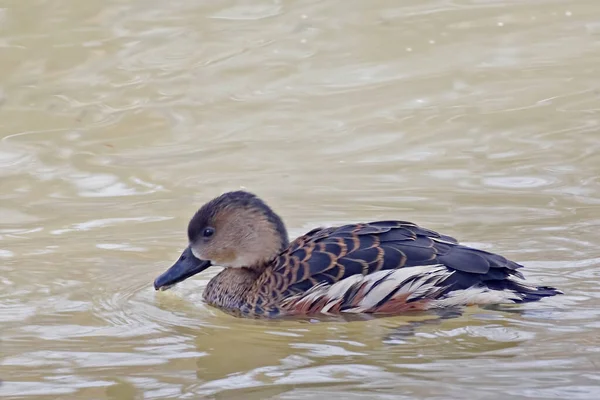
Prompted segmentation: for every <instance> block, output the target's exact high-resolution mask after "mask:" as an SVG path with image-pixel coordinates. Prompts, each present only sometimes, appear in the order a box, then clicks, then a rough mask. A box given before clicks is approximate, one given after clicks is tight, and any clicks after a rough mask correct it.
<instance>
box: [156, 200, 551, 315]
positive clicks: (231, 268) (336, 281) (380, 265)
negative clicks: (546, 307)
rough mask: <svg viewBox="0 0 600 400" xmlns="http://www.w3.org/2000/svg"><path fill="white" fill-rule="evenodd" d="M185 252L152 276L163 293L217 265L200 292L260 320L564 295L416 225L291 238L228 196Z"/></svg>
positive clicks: (196, 220)
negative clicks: (528, 280)
mask: <svg viewBox="0 0 600 400" xmlns="http://www.w3.org/2000/svg"><path fill="white" fill-rule="evenodd" d="M188 238H189V246H188V247H187V248H186V249H185V250H184V251H183V253H182V254H181V257H180V258H179V260H177V262H176V263H175V264H174V265H173V266H172V267H171V268H169V269H168V270H167V271H166V272H165V273H163V274H162V275H161V276H159V277H158V278H156V280H155V281H154V287H155V288H156V289H157V290H158V289H167V288H168V287H170V286H172V285H174V284H176V283H178V282H181V281H183V280H185V279H187V278H189V277H191V276H193V275H195V274H197V273H199V272H202V271H203V270H205V269H206V268H208V267H210V266H211V265H213V264H214V265H221V266H223V267H225V269H224V270H223V271H221V272H220V273H219V274H218V275H216V276H215V277H214V278H213V279H212V280H211V281H210V282H209V283H208V286H207V287H206V290H205V291H204V294H203V296H204V299H205V300H206V301H207V302H208V303H209V304H211V305H213V306H215V307H218V308H221V309H223V310H226V311H229V312H233V313H239V314H242V315H254V316H269V317H274V316H286V315H311V314H319V313H327V314H339V313H367V314H381V315H391V314H401V313H405V312H408V311H421V310H428V309H440V308H446V307H456V306H465V305H475V304H479V305H483V304H503V303H523V302H529V301H536V300H540V299H541V298H542V297H546V296H554V295H556V294H561V293H562V292H561V291H560V290H558V289H555V288H552V287H547V286H533V285H530V284H527V283H525V281H524V278H523V276H522V274H521V273H520V272H519V271H517V269H518V268H521V267H522V266H521V265H519V264H517V263H515V262H513V261H510V260H507V259H506V258H504V257H502V256H500V255H497V254H493V253H489V252H486V251H482V250H478V249H473V248H470V247H466V246H463V245H461V244H459V243H458V242H457V241H456V239H454V238H452V237H450V236H445V235H441V234H439V233H437V232H434V231H431V230H428V229H425V228H421V227H419V226H417V225H415V224H413V223H410V222H403V221H378V222H371V223H361V224H351V225H344V226H338V227H330V228H318V229H314V230H312V231H310V232H308V233H306V234H305V235H303V236H301V237H299V238H297V239H296V240H294V241H292V242H291V243H290V242H289V241H288V236H287V231H286V229H285V226H284V224H283V221H282V220H281V218H280V217H279V216H278V215H277V214H275V212H273V210H271V208H269V206H267V205H266V204H265V203H264V202H263V201H262V200H261V199H259V198H258V197H256V196H255V195H253V194H251V193H248V192H244V191H236V192H229V193H225V194H223V195H221V196H219V197H217V198H215V199H213V200H211V201H210V202H208V203H206V204H205V205H204V206H202V207H201V208H200V210H198V212H197V213H196V214H195V215H194V216H193V218H192V220H191V221H190V223H189V226H188Z"/></svg>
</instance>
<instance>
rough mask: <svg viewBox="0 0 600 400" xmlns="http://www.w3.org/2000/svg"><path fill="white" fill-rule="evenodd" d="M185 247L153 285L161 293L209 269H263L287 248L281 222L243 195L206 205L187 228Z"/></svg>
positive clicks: (230, 195) (229, 195)
mask: <svg viewBox="0 0 600 400" xmlns="http://www.w3.org/2000/svg"><path fill="white" fill-rule="evenodd" d="M188 240H189V245H188V246H187V247H186V249H185V250H184V251H183V253H181V256H180V257H179V259H178V260H177V262H176V263H175V264H173V266H171V268H169V269H168V270H167V271H165V272H164V273H163V274H162V275H160V276H159V277H158V278H156V280H155V281H154V288H155V289H156V290H159V289H161V290H165V289H168V288H169V287H171V286H173V285H175V284H176V283H178V282H181V281H183V280H185V279H187V278H189V277H191V276H193V275H196V274H197V273H199V272H202V271H204V270H205V269H207V268H208V267H210V266H211V265H220V266H223V267H231V268H241V267H247V268H253V267H260V266H263V265H264V264H265V263H266V262H268V261H270V260H271V259H273V258H274V257H275V256H276V255H277V254H279V252H281V251H282V250H283V249H285V247H287V245H288V236H287V232H286V230H285V226H284V224H283V221H282V220H281V218H280V217H279V216H278V215H277V214H275V212H273V210H271V208H269V206H267V205H266V204H265V203H264V202H263V201H262V200H261V199H259V198H258V197H256V196H255V195H254V194H252V193H248V192H245V191H236V192H228V193H225V194H222V195H221V196H219V197H217V198H215V199H213V200H211V201H209V202H208V203H206V204H205V205H203V206H202V207H201V208H200V209H199V210H198V211H197V212H196V214H194V216H193V217H192V219H191V220H190V223H189V225H188Z"/></svg>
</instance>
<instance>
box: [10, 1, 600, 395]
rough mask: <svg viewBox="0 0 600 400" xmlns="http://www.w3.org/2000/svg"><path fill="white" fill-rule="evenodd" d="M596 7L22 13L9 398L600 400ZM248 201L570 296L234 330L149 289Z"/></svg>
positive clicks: (386, 4)
mask: <svg viewBox="0 0 600 400" xmlns="http://www.w3.org/2000/svg"><path fill="white" fill-rule="evenodd" d="M598 21H600V8H599V7H598V5H597V4H596V1H593V0H579V1H567V0H537V1H528V2H521V1H510V0H506V1H500V0H497V1H494V0H486V1H483V0H458V1H448V0H431V1H426V2H424V1H416V0H413V1H408V0H407V1H403V2H398V1H393V0H377V1H376V0H372V1H370V2H361V1H347V0H343V1H342V0H335V1H333V0H332V1H328V2H320V1H291V0H290V1H252V2H251V1H241V0H237V1H233V0H228V1H220V2H198V1H193V0H179V1H173V2H159V1H123V0H111V1H103V2H91V1H88V2H83V1H75V0H46V1H41V0H38V1H27V2H25V1H10V0H7V1H5V2H4V4H3V5H2V8H0V53H1V54H2V55H1V58H0V59H1V60H2V61H1V62H0V76H2V77H3V79H2V80H1V81H0V139H1V140H0V182H1V191H0V271H1V275H0V320H1V321H2V323H1V325H0V329H1V332H0V333H1V338H2V343H1V351H2V354H1V355H2V360H1V361H0V377H1V378H2V380H3V384H2V386H1V387H0V396H4V397H6V398H15V399H25V398H26V399H54V398H60V399H142V398H144V399H152V398H182V399H183V398H218V399H238V398H240V399H265V398H271V399H320V398H323V397H325V396H327V397H329V398H348V399H415V398H428V399H454V398H455V399H462V398H465V396H466V395H468V398H470V399H484V398H485V399H490V398H497V399H503V398H507V397H510V398H513V399H565V398H572V399H597V398H599V397H600V339H599V338H598V332H599V328H600V311H599V306H600V291H599V290H598V284H597V282H598V279H599V278H600V251H599V248H600V237H599V236H598V228H599V227H600V179H599V178H598V171H600V155H599V154H600V119H599V117H598V115H599V114H598V112H599V111H600V91H599V90H600V85H599V84H598V73H599V72H598V65H600V51H599V50H600V47H599V43H600V41H599V39H600V22H598ZM240 187H245V188H247V189H249V190H252V191H254V192H256V193H257V194H259V195H260V196H261V197H263V198H264V199H265V200H266V201H267V202H268V203H269V204H271V205H272V206H273V207H274V208H275V210H276V211H277V212H279V213H280V214H281V215H282V216H283V217H284V219H285V221H286V223H287V225H288V228H289V230H290V232H291V234H292V235H299V234H301V233H303V232H304V231H306V230H308V229H310V228H313V227H315V226H318V225H322V224H330V223H342V222H351V221H364V220H375V219H390V218H397V219H404V220H410V221H414V222H417V223H419V224H421V225H423V226H426V227H428V228H431V229H435V230H439V231H441V232H443V233H445V234H449V235H452V236H455V237H458V238H459V239H460V240H462V241H464V242H466V243H468V244H472V245H476V246H478V247H481V248H484V249H488V250H491V251H495V252H499V253H501V254H503V255H506V256H507V257H510V258H512V259H514V260H516V261H519V262H522V263H523V264H525V265H526V267H527V268H526V271H525V272H526V274H527V277H528V278H529V279H530V280H531V281H534V282H537V283H540V284H545V285H554V286H557V287H559V288H561V289H562V290H564V291H565V292H566V295H564V296H560V297H554V298H550V299H546V300H545V301H543V302H541V303H536V304H530V305H526V306H519V307H500V308H495V309H494V308H492V309H482V308H470V309H467V310H465V312H464V313H463V314H462V315H442V316H439V315H412V316H404V317H394V318H378V319H371V320H363V321H356V320H354V321H343V320H337V319H331V320H301V321H261V320H244V319H236V318H233V317H231V316H229V315H226V314H224V313H222V312H220V311H218V310H215V309H212V308H209V307H207V306H206V305H204V304H203V302H202V301H201V292H202V288H203V287H204V286H205V285H206V283H207V281H208V280H209V279H210V277H211V276H213V275H214V274H216V273H217V272H218V271H217V270H213V271H208V272H207V273H205V274H202V275H200V276H198V277H196V278H195V279H191V280H188V281H186V282H185V283H184V284H182V285H179V286H178V287H176V288H174V290H172V291H169V292H164V293H155V292H154V290H153V289H152V287H151V283H152V280H153V279H154V278H155V277H156V276H157V275H158V274H159V273H161V272H162V271H163V270H164V269H165V268H166V267H168V266H169V265H170V264H171V263H172V262H173V261H174V260H175V259H176V257H177V256H178V255H179V253H180V251H181V250H182V248H183V246H184V245H185V242H186V237H185V228H186V224H187V221H188V219H189V218H190V216H191V215H192V213H193V212H194V211H195V209H196V208H197V207H198V206H199V205H200V204H202V203H203V202H204V201H206V200H208V199H210V198H212V197H213V196H216V195H218V194H220V193H221V192H223V191H226V190H231V189H238V188H240Z"/></svg>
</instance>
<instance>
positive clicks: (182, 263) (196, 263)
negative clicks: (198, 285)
mask: <svg viewBox="0 0 600 400" xmlns="http://www.w3.org/2000/svg"><path fill="white" fill-rule="evenodd" d="M208 267H210V261H208V260H200V259H199V258H196V257H195V256H194V254H193V253H192V249H190V247H189V246H188V247H186V249H185V250H184V251H183V253H181V256H180V257H179V260H177V262H176V263H175V264H173V265H172V266H171V268H169V269H168V270H166V271H165V272H164V273H163V274H162V275H160V276H159V277H158V278H156V280H155V281H154V289H156V290H167V289H169V288H170V287H171V286H173V285H175V284H176V283H179V282H182V281H184V280H186V279H187V278H189V277H190V276H194V275H196V274H197V273H199V272H202V271H204V270H205V269H206V268H208Z"/></svg>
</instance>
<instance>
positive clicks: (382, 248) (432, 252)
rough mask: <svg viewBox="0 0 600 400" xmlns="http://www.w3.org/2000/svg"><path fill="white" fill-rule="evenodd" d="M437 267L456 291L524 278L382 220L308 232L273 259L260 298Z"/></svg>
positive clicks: (444, 239) (477, 254) (490, 257)
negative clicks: (442, 267)
mask: <svg viewBox="0 0 600 400" xmlns="http://www.w3.org/2000/svg"><path fill="white" fill-rule="evenodd" d="M435 264H443V265H445V266H446V267H448V268H449V269H452V270H455V271H456V274H453V275H452V276H453V279H452V282H449V283H450V284H451V285H450V286H452V289H453V290H454V289H459V288H461V287H462V286H465V288H466V287H470V286H473V285H476V284H479V283H481V282H484V281H496V280H503V279H506V278H507V277H508V276H509V275H512V274H516V275H520V274H519V273H518V272H517V271H515V270H516V269H517V268H519V267H521V266H520V265H519V264H516V263H514V262H512V261H509V260H507V259H506V258H504V257H502V256H499V255H497V254H492V253H488V252H486V251H482V250H477V249H473V248H470V247H466V246H463V245H461V244H459V243H458V241H457V240H456V239H454V238H453V237H450V236H446V235H442V234H439V233H437V232H435V231H432V230H429V229H425V228H422V227H420V226H417V225H415V224H413V223H410V222H406V221H379V222H372V223H365V224H351V225H344V226H339V227H332V228H318V229H314V230H312V231H310V232H308V233H307V234H305V235H303V236H301V237H299V238H297V239H296V240H294V241H293V242H292V243H291V244H290V246H289V247H288V249H287V250H285V251H284V252H283V253H282V254H281V255H280V256H279V257H278V258H277V259H276V260H274V263H273V265H272V268H270V269H269V270H267V271H266V272H265V274H264V276H263V277H262V279H260V282H257V284H258V287H260V289H259V290H260V292H261V295H263V296H269V297H270V298H271V299H272V300H274V301H276V299H277V298H284V297H287V296H290V295H293V294H297V293H302V292H305V291H307V290H308V289H310V288H311V287H314V286H316V285H318V284H333V283H335V282H338V281H340V280H342V279H345V278H347V277H349V276H352V275H356V274H363V275H367V274H371V273H373V272H376V271H381V270H390V269H396V268H410V267H414V266H422V265H435ZM262 292H264V293H262Z"/></svg>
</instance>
